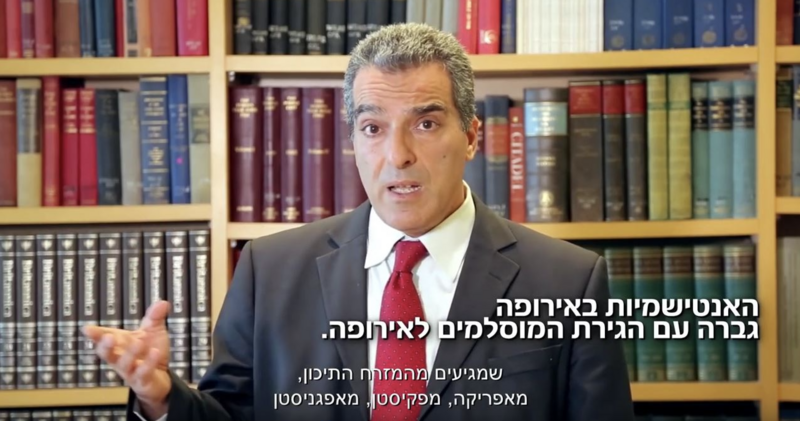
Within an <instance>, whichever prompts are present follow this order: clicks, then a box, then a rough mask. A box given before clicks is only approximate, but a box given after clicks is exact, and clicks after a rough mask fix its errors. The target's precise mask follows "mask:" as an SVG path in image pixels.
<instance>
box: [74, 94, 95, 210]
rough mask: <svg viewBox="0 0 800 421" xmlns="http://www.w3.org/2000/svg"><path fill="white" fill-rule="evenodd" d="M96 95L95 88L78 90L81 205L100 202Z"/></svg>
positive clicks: (79, 201)
mask: <svg viewBox="0 0 800 421" xmlns="http://www.w3.org/2000/svg"><path fill="white" fill-rule="evenodd" d="M95 96H96V95H95V90H94V89H93V88H80V89H79V90H78V102H79V104H80V105H79V106H80V117H79V122H78V142H79V144H80V146H79V150H80V155H79V158H78V162H79V166H78V179H79V183H78V184H79V193H78V203H79V204H80V205H81V206H94V205H97V203H98V193H97V185H98V178H97V131H96V127H97V124H96V120H97V117H96V113H97V106H96V104H95Z"/></svg>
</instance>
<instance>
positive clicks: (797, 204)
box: [775, 197, 800, 215]
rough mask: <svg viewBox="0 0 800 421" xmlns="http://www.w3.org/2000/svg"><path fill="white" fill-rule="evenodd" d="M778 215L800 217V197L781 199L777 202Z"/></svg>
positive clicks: (776, 210)
mask: <svg viewBox="0 0 800 421" xmlns="http://www.w3.org/2000/svg"><path fill="white" fill-rule="evenodd" d="M775 212H777V213H778V215H800V197H779V198H777V199H776V201H775Z"/></svg>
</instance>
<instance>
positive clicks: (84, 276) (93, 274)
mask: <svg viewBox="0 0 800 421" xmlns="http://www.w3.org/2000/svg"><path fill="white" fill-rule="evenodd" d="M98 240H99V236H98V234H97V233H96V232H84V233H80V234H78V267H77V272H78V305H77V309H78V329H79V332H80V329H82V328H83V326H86V325H98V324H99V323H100V278H101V277H102V275H101V274H100V272H99V271H100V267H99V266H98V265H99V262H98V259H99V257H100V256H99V255H100V251H99V247H100V246H99V244H98ZM77 374H78V382H77V383H78V387H99V386H100V358H99V357H98V356H97V352H96V351H95V344H94V341H93V340H91V339H89V338H88V337H86V336H85V335H81V334H80V333H79V336H78V373H77Z"/></svg>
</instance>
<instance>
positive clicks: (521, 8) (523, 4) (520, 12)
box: [516, 0, 528, 54]
mask: <svg viewBox="0 0 800 421" xmlns="http://www.w3.org/2000/svg"><path fill="white" fill-rule="evenodd" d="M527 13H528V8H527V1H526V0H518V2H517V16H516V19H517V28H516V30H517V54H526V51H525V50H526V47H527V44H528V41H527V38H525V37H526V36H527V30H528V15H527Z"/></svg>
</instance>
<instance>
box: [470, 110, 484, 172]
mask: <svg viewBox="0 0 800 421" xmlns="http://www.w3.org/2000/svg"><path fill="white" fill-rule="evenodd" d="M481 124H483V123H482V122H481V121H480V120H479V119H478V116H475V117H473V118H472V123H471V124H470V126H469V130H467V161H471V160H472V158H475V154H476V153H478V147H479V145H478V131H479V130H480V128H481Z"/></svg>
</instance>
